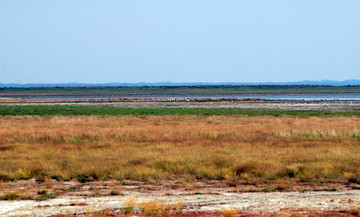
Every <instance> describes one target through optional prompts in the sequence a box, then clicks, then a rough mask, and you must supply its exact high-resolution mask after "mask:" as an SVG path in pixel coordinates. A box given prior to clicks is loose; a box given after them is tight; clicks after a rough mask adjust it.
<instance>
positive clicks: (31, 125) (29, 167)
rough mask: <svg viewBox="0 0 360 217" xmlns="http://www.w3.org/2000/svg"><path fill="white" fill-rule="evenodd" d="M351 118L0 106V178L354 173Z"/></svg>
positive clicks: (355, 134) (355, 139) (252, 179)
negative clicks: (82, 112) (51, 111)
mask: <svg viewBox="0 0 360 217" xmlns="http://www.w3.org/2000/svg"><path fill="white" fill-rule="evenodd" d="M28 108H31V107H28ZM58 108H62V107H58ZM62 110H64V108H62ZM132 114H133V113H132ZM359 123H360V117H358V116H319V117H312V116H307V115H305V116H286V115H285V116H280V117H274V116H269V115H263V116H247V115H231V116H226V115H216V116H214V115H212V116H205V115H160V116H154V115H139V116H133V115H129V116H93V115H90V116H56V115H55V116H27V115H24V116H2V117H0V125H1V128H0V179H2V180H13V179H29V178H32V177H35V178H37V179H40V180H41V179H44V178H54V179H65V180H70V179H77V180H79V181H80V182H87V181H90V180H94V179H100V180H107V179H116V180H124V179H131V180H145V181H149V182H153V181H154V180H155V181H156V180H171V179H178V178H181V179H184V180H187V179H192V180H193V179H198V180H209V179H213V180H224V181H225V182H227V183H228V184H229V185H230V186H231V185H238V184H242V183H245V184H246V183H260V182H261V183H266V182H273V181H275V180H277V182H280V183H282V182H284V183H287V181H286V180H291V182H308V181H313V180H322V181H326V180H331V181H335V182H354V183H356V182H359V175H360V129H359ZM279 180H280V181H279ZM284 180H285V181H284Z"/></svg>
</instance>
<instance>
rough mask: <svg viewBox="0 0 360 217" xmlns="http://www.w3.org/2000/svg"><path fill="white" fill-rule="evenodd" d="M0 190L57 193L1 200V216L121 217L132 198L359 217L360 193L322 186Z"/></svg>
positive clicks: (191, 211)
mask: <svg viewBox="0 0 360 217" xmlns="http://www.w3.org/2000/svg"><path fill="white" fill-rule="evenodd" d="M182 184H183V183H182ZM330 185H331V184H330ZM335 185H336V184H335ZM1 187H2V188H1V194H2V195H4V193H5V192H4V189H7V192H9V191H12V190H15V189H17V191H16V192H17V193H18V194H25V193H26V195H29V196H32V198H34V199H36V197H35V196H36V195H37V194H38V192H42V191H48V192H49V193H50V192H58V193H59V194H58V195H59V196H58V197H56V198H54V199H48V200H45V201H37V200H17V201H4V200H3V201H0V216H64V215H65V216H74V215H76V216H88V215H89V213H96V212H99V211H100V213H101V211H104V210H108V213H109V215H111V216H123V215H124V214H123V213H124V208H125V207H127V203H128V201H129V200H134V199H136V201H137V204H141V203H144V202H150V201H157V202H162V203H165V204H168V205H175V204H179V203H183V213H182V214H181V215H177V216H222V213H221V210H223V209H233V208H235V209H237V210H239V214H238V216H291V215H294V214H295V216H358V215H359V209H360V207H359V205H360V190H356V189H351V188H346V187H344V186H339V185H337V186H329V184H328V186H326V187H328V188H326V189H329V187H330V188H331V187H336V190H337V191H317V190H321V189H325V188H323V187H324V186H320V188H319V189H316V188H312V189H310V190H309V191H304V192H303V191H299V189H300V188H304V186H297V187H293V188H292V189H291V190H290V191H289V192H251V193H244V192H246V191H244V190H247V191H248V190H251V189H252V190H261V189H264V187H265V186H256V187H254V186H252V187H246V186H245V187H244V186H238V187H224V186H222V183H220V182H212V183H209V182H207V183H205V182H196V183H193V184H192V185H191V186H189V185H180V184H178V185H177V183H176V181H174V183H167V184H163V183H162V184H160V185H157V184H152V185H149V184H146V183H141V182H128V183H125V182H118V181H96V182H90V183H78V182H72V181H70V182H59V181H54V180H53V181H51V182H50V181H48V182H47V183H37V182H36V181H35V180H34V179H33V180H23V181H18V182H15V183H14V182H10V183H1ZM267 187H269V186H267ZM245 188H248V189H245ZM44 189H45V190H44ZM314 190H315V191H314ZM111 192H113V193H111ZM111 194H113V195H111ZM137 210H138V211H139V210H140V209H139V208H137ZM137 210H136V209H135V212H136V211H137ZM354 210H355V211H354ZM130 215H132V216H139V215H140V216H141V215H143V214H130ZM174 215H175V214H174ZM100 216H105V215H103V214H102V215H100Z"/></svg>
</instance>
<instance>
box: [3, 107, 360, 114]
mask: <svg viewBox="0 0 360 217" xmlns="http://www.w3.org/2000/svg"><path fill="white" fill-rule="evenodd" d="M0 115H1V116H7V115H40V116H46V115H67V116H70V115H248V116H260V115H272V116H280V115H306V116H322V115H360V112H359V111H349V112H328V111H281V110H267V109H240V108H181V107H176V108H174V107H172V108H164V107H153V108H150V107H135V108H129V107H118V106H111V105H101V106H99V105H91V106H86V105H0Z"/></svg>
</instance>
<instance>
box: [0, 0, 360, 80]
mask: <svg viewBox="0 0 360 217" xmlns="http://www.w3.org/2000/svg"><path fill="white" fill-rule="evenodd" d="M322 79H330V80H345V79H360V1H359V0H271V1H270V0H246V1H245V0H104V1H100V0H97V1H95V0H93V1H92V0H41V1H40V0H31V1H30V0H0V83H10V82H15V83H64V82H89V83H104V82H142V81H144V82H160V81H172V82H265V81H275V82H280V81H299V80H322Z"/></svg>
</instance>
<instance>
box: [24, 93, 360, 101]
mask: <svg viewBox="0 0 360 217" xmlns="http://www.w3.org/2000/svg"><path fill="white" fill-rule="evenodd" d="M118 98H132V99H134V98H154V99H167V98H253V99H270V100H304V101H322V100H329V101H335V100H338V101H354V102H357V101H359V102H360V93H355V94H244V95H240V94H237V95H214V96H212V95H194V96H156V95H154V96H146V95H144V96H59V97H40V96H36V97H23V99H40V100H68V99H118Z"/></svg>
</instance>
